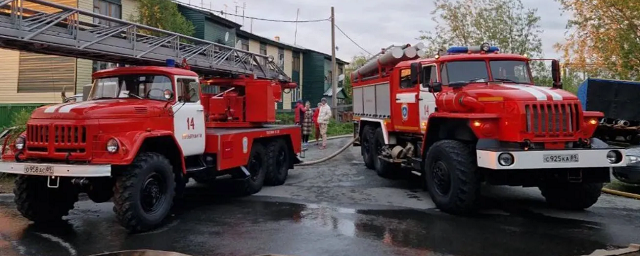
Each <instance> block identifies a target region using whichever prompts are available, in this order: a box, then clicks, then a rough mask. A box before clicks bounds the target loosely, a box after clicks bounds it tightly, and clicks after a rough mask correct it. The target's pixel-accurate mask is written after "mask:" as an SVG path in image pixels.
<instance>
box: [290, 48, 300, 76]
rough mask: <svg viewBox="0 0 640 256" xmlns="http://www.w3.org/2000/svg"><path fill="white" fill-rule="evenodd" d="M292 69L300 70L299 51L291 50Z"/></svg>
mask: <svg viewBox="0 0 640 256" xmlns="http://www.w3.org/2000/svg"><path fill="white" fill-rule="evenodd" d="M292 70H293V71H294V72H300V53H299V52H293V65H292Z"/></svg>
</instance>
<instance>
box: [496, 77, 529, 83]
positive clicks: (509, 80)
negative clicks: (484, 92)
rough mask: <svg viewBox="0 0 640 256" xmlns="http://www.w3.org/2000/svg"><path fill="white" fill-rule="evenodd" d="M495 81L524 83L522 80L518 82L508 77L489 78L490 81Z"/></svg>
mask: <svg viewBox="0 0 640 256" xmlns="http://www.w3.org/2000/svg"><path fill="white" fill-rule="evenodd" d="M496 81H500V82H511V83H514V84H525V83H523V82H518V81H513V80H511V79H509V78H494V79H493V80H491V82H496Z"/></svg>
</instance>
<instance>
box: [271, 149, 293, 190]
mask: <svg viewBox="0 0 640 256" xmlns="http://www.w3.org/2000/svg"><path fill="white" fill-rule="evenodd" d="M290 166H291V155H290V154H289V147H287V144H286V143H285V142H284V140H281V139H276V140H274V141H272V142H270V143H269V145H268V146H267V174H266V176H265V179H264V183H265V184H267V185H270V186H279V185H282V184H284V183H285V181H287V176H288V175H289V167H290Z"/></svg>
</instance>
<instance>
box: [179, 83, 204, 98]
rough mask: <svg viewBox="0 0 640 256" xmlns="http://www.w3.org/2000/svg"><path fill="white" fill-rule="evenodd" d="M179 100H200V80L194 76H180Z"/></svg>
mask: <svg viewBox="0 0 640 256" xmlns="http://www.w3.org/2000/svg"><path fill="white" fill-rule="evenodd" d="M177 81H178V83H177V89H178V93H179V94H178V100H180V101H183V102H198V101H199V100H200V94H199V90H198V89H199V88H198V82H196V80H195V79H192V78H178V80H177Z"/></svg>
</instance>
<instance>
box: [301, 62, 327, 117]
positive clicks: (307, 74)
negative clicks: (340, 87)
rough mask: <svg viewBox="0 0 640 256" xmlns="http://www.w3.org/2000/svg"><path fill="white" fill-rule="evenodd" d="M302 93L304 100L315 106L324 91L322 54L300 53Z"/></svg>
mask: <svg viewBox="0 0 640 256" xmlns="http://www.w3.org/2000/svg"><path fill="white" fill-rule="evenodd" d="M302 55H303V56H304V57H303V61H302V66H303V67H304V69H303V70H302V83H303V84H304V87H302V95H303V96H304V98H305V99H306V100H309V101H310V102H311V106H316V105H317V104H318V102H320V99H321V98H322V94H323V93H324V92H325V90H324V83H325V81H324V80H325V78H324V76H325V67H324V56H322V55H321V54H318V53H315V52H307V53H304V54H302Z"/></svg>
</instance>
